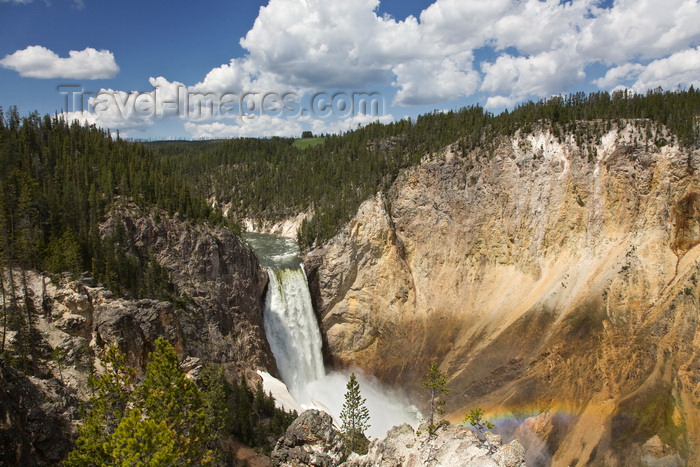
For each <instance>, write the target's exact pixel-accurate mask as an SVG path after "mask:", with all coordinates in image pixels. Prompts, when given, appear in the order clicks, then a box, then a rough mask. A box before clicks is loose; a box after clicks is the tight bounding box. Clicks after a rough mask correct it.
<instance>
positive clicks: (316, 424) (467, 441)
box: [272, 410, 525, 467]
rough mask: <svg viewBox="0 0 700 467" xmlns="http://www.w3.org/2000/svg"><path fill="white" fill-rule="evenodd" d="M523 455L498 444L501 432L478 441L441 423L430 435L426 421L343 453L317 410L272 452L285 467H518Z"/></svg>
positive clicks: (339, 439) (459, 428)
mask: <svg viewBox="0 0 700 467" xmlns="http://www.w3.org/2000/svg"><path fill="white" fill-rule="evenodd" d="M524 456H525V450H524V449H523V447H522V446H521V445H520V443H518V442H517V441H512V442H510V443H509V444H507V445H502V444H501V438H500V436H497V435H494V434H492V433H488V432H487V433H486V434H485V436H484V441H480V440H479V438H478V437H477V435H476V434H475V433H474V432H472V431H471V430H469V429H468V428H465V427H464V426H461V425H449V424H448V425H442V426H440V427H439V428H438V429H437V431H436V433H435V434H434V435H429V434H428V432H427V426H426V425H422V426H421V427H420V428H419V431H418V432H416V431H414V430H413V428H411V426H410V425H401V426H397V427H394V428H392V429H391V430H389V432H388V433H387V435H386V437H385V438H383V439H375V440H374V441H372V443H371V444H370V446H369V452H368V453H367V454H365V455H358V454H355V453H353V454H351V455H350V456H349V457H347V447H346V445H345V443H344V442H343V439H342V437H341V436H340V434H339V433H338V432H337V431H336V430H335V429H334V427H333V418H332V417H331V416H330V415H329V414H327V413H326V412H323V411H318V410H307V411H305V412H303V413H302V414H301V415H300V416H299V417H298V418H297V419H296V420H295V421H294V422H293V423H292V424H291V425H290V426H289V428H287V432H286V433H285V435H284V436H283V437H282V438H280V439H279V441H278V442H277V445H276V446H275V450H274V451H273V452H272V460H273V462H274V464H275V465H278V466H285V467H286V466H295V467H300V466H319V467H320V466H323V467H335V466H338V465H340V466H342V467H376V466H381V467H414V466H419V465H434V466H453V465H462V466H474V467H476V466H479V467H520V466H524V465H525V460H524V459H525V457H524ZM346 457H347V460H346V461H345V462H343V461H344V460H345V459H346Z"/></svg>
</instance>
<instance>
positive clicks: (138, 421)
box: [105, 409, 182, 467]
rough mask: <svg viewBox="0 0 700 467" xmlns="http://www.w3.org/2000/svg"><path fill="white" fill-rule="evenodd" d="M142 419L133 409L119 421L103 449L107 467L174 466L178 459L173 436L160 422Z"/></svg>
mask: <svg viewBox="0 0 700 467" xmlns="http://www.w3.org/2000/svg"><path fill="white" fill-rule="evenodd" d="M142 418H143V415H142V413H141V410H140V409H132V410H130V411H129V412H128V413H127V415H126V416H124V418H122V420H121V423H119V426H118V427H117V429H116V430H115V432H114V433H113V434H112V436H110V439H109V442H108V443H107V444H106V446H105V451H106V452H107V453H108V455H109V458H110V465H117V466H123V467H127V466H129V467H131V466H134V465H138V466H153V467H156V466H160V465H176V464H177V463H178V460H179V458H178V449H177V438H176V436H175V435H174V433H173V432H172V431H170V430H169V429H168V426H167V424H166V423H165V422H164V421H162V420H161V421H160V422H156V421H155V420H152V419H150V418H146V419H142ZM180 463H182V462H180Z"/></svg>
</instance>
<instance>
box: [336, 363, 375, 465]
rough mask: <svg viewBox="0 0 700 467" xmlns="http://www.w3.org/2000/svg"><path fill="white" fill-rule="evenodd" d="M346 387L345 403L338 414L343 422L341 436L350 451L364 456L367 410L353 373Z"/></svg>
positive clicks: (368, 425) (367, 421) (365, 449)
mask: <svg viewBox="0 0 700 467" xmlns="http://www.w3.org/2000/svg"><path fill="white" fill-rule="evenodd" d="M346 387H347V391H346V392H345V403H344V404H343V410H342V411H341V412H340V419H341V420H342V422H343V425H342V427H341V430H342V435H343V438H344V439H345V443H346V444H347V445H348V448H349V449H350V451H353V452H357V453H359V454H365V453H366V452H367V445H368V443H367V437H366V436H365V430H367V429H368V428H369V427H370V424H369V410H367V407H365V402H366V399H365V398H364V397H362V395H361V394H360V384H359V383H358V382H357V378H356V377H355V373H353V374H351V375H350V381H348V384H347V386H346Z"/></svg>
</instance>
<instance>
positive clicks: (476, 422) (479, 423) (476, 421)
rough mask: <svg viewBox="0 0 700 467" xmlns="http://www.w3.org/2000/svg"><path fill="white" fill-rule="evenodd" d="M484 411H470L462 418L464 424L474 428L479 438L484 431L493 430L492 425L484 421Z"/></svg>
mask: <svg viewBox="0 0 700 467" xmlns="http://www.w3.org/2000/svg"><path fill="white" fill-rule="evenodd" d="M483 416H484V409H480V408H476V409H471V410H470V411H469V413H468V414H467V416H466V417H464V423H469V424H470V425H471V426H473V427H474V429H475V430H476V432H477V433H478V434H479V437H480V438H481V437H483V434H484V431H486V430H487V429H488V430H493V423H491V422H489V421H488V420H484V418H483Z"/></svg>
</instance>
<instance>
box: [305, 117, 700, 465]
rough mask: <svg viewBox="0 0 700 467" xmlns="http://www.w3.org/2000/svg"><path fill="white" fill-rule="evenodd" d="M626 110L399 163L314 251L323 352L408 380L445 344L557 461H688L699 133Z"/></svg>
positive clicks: (458, 380) (456, 372) (697, 421)
mask: <svg viewBox="0 0 700 467" xmlns="http://www.w3.org/2000/svg"><path fill="white" fill-rule="evenodd" d="M636 123H637V124H638V123H639V122H636ZM637 124H635V122H628V123H623V124H621V125H620V126H619V127H613V128H612V129H611V130H610V131H608V132H607V133H604V134H603V135H602V137H600V138H598V139H597V140H596V141H592V142H591V144H590V145H587V146H586V147H579V146H578V145H577V144H576V142H575V138H574V136H573V135H571V136H567V137H564V138H561V139H558V138H556V137H555V136H554V135H553V134H552V133H551V132H550V131H549V130H547V129H546V128H540V129H539V130H535V131H534V132H532V133H530V134H527V135H520V134H518V135H516V136H515V137H513V138H512V139H506V138H504V139H502V140H501V141H499V142H498V143H497V144H495V146H494V147H493V148H491V149H489V150H479V149H477V150H474V151H471V152H465V153H462V152H460V151H459V150H458V145H456V144H455V145H454V146H453V147H450V148H446V150H445V151H444V152H442V153H440V154H435V155H431V156H426V158H425V160H424V162H423V163H422V164H420V165H419V166H417V167H414V168H411V169H407V170H405V171H404V172H403V173H402V174H401V175H400V176H399V178H398V179H397V180H396V182H395V183H394V184H393V186H392V188H391V189H390V190H389V192H388V193H386V194H379V195H377V196H376V197H374V198H372V199H370V200H368V201H366V202H365V203H364V204H363V205H362V206H361V207H360V208H359V210H358V212H357V215H356V216H355V218H353V219H352V221H351V222H349V223H348V224H347V226H346V227H345V228H344V230H343V231H342V232H341V233H340V234H338V235H337V236H336V237H335V238H333V239H332V240H331V241H329V242H327V243H326V244H325V245H323V246H322V247H321V248H317V249H314V250H312V251H310V252H309V253H308V254H307V256H306V259H305V262H306V266H307V273H308V276H309V282H310V287H311V290H312V294H313V296H314V302H315V303H314V305H315V308H316V311H317V313H318V315H319V320H320V322H321V327H322V332H323V334H324V344H325V350H326V353H327V357H328V358H329V359H330V360H331V361H332V362H333V363H334V364H335V365H338V366H353V365H356V366H359V367H361V368H364V369H366V370H367V371H369V372H371V373H372V374H374V375H376V376H377V377H378V378H380V379H381V380H382V381H384V382H387V383H390V384H394V385H399V386H402V387H404V388H406V389H407V390H408V391H409V392H411V393H412V394H413V396H414V398H418V399H421V398H422V399H425V395H424V394H422V392H421V386H420V383H421V381H422V380H423V375H424V374H425V373H426V371H427V370H428V367H429V365H430V363H431V362H433V361H436V362H438V363H439V364H440V368H441V369H442V371H444V372H445V373H446V374H447V375H448V378H449V387H450V389H451V393H450V395H449V397H448V398H447V406H446V408H447V411H448V414H449V416H448V418H451V419H453V420H461V419H462V418H463V416H464V413H465V412H467V411H468V409H469V408H472V407H483V408H484V409H486V410H487V412H488V413H489V414H491V416H492V417H497V416H499V415H503V414H508V415H509V416H510V417H511V418H513V419H517V420H519V421H521V422H522V421H523V420H525V422H524V423H523V424H521V425H520V427H519V428H518V430H519V432H518V433H519V436H521V437H526V436H529V437H531V438H532V442H531V446H534V445H536V444H537V443H541V445H542V446H544V447H543V449H542V452H541V453H540V454H539V456H540V458H541V459H543V460H546V461H549V460H553V461H554V463H555V464H556V465H584V464H601V465H603V464H605V465H615V464H618V465H639V464H640V462H647V461H648V463H650V465H652V464H653V465H657V464H654V462H664V463H665V464H663V465H675V464H674V463H676V462H681V459H682V458H683V459H687V460H688V461H689V462H690V464H692V463H699V462H700V446H698V440H700V333H698V330H697V322H698V317H699V314H700V311H699V308H700V307H699V305H698V296H699V294H700V287H699V286H698V281H699V279H700V178H699V174H700V152H699V151H698V150H689V149H685V148H681V147H678V146H677V145H675V144H674V143H673V138H672V137H670V136H669V135H668V134H666V135H662V134H654V135H652V136H651V138H650V137H649V134H648V133H647V134H644V133H643V132H642V131H641V130H638V129H637V128H638V125H637ZM662 136H664V137H665V138H667V139H661V137H662ZM669 140H670V141H671V143H670V144H666V143H667V142H668V141H669ZM655 143H657V144H655ZM533 450H534V448H533ZM530 455H531V456H533V454H532V453H530ZM530 460H534V458H533V457H531V458H530ZM659 465H662V464H659Z"/></svg>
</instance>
